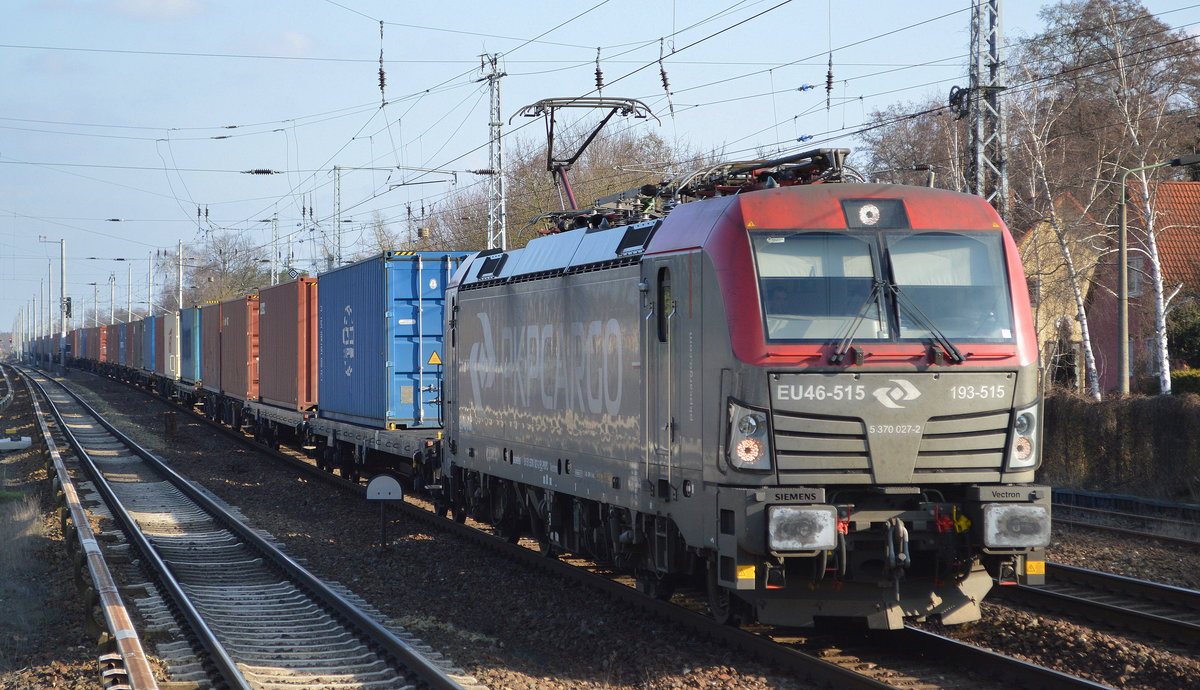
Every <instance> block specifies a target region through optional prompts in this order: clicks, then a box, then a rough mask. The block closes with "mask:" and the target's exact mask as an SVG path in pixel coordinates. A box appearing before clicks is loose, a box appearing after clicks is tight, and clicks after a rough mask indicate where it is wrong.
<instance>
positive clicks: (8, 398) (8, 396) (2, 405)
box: [0, 366, 13, 412]
mask: <svg viewBox="0 0 1200 690" xmlns="http://www.w3.org/2000/svg"><path fill="white" fill-rule="evenodd" d="M8 369H9V367H6V366H0V373H3V374H4V389H5V391H4V397H3V398H0V412H3V411H5V410H6V409H8V406H9V404H11V403H12V400H13V383H12V381H10V380H9V378H8Z"/></svg>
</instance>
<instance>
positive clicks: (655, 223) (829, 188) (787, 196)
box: [450, 183, 1004, 287]
mask: <svg viewBox="0 0 1200 690" xmlns="http://www.w3.org/2000/svg"><path fill="white" fill-rule="evenodd" d="M845 199H902V200H903V201H904V205H905V208H906V210H907V215H908V222H909V227H910V228H911V229H913V230H923V229H929V230H933V229H955V230H1000V229H1001V228H1003V227H1004V226H1003V223H1002V222H1001V220H1000V217H999V216H998V215H997V214H996V212H995V210H994V209H993V208H992V207H991V206H990V205H989V204H987V203H986V202H985V201H983V199H981V198H979V197H977V196H974V195H970V194H962V193H959V192H951V191H947V190H943V189H933V188H928V187H908V186H904V185H889V184H851V183H831V184H813V185H797V186H790V187H778V188H775V189H764V190H759V191H754V192H747V193H744V194H735V195H731V196H726V197H718V198H713V199H706V200H703V201H694V202H691V203H687V204H682V205H680V206H678V207H676V208H675V209H674V210H673V211H671V213H670V215H668V216H667V217H666V218H659V219H654V220H647V221H643V222H640V223H635V224H632V225H618V226H613V227H607V226H605V227H591V228H581V229H578V230H571V231H568V232H562V233H558V234H554V235H547V236H544V237H539V238H537V239H534V240H532V241H530V242H529V244H528V245H527V246H526V247H525V248H523V249H515V250H512V251H508V252H502V251H500V250H498V249H494V250H488V251H483V252H479V253H478V254H476V255H474V256H472V257H470V258H469V259H467V260H466V261H464V262H463V265H462V267H461V268H460V269H459V271H457V272H456V275H455V276H454V278H453V279H452V280H451V283H450V286H451V287H456V286H460V285H461V286H471V287H481V286H483V285H485V284H486V285H492V284H496V283H502V282H508V281H513V280H532V279H536V278H543V277H549V276H551V275H555V274H561V273H573V272H582V271H587V270H595V269H598V268H607V267H611V266H616V265H624V264H632V263H638V262H639V261H640V260H641V257H642V256H644V255H646V254H660V253H666V252H674V251H682V250H688V249H700V248H705V247H709V245H710V242H712V241H717V238H715V237H713V236H712V235H713V230H714V228H717V227H718V225H723V226H725V227H728V225H726V224H720V223H719V221H720V220H721V219H729V220H733V221H734V223H733V225H735V226H737V227H744V228H749V229H752V230H753V229H800V228H820V229H828V230H846V229H847V222H846V215H845V213H844V212H843V207H842V204H841V202H842V201H843V200H845ZM717 244H720V242H719V241H718V242H717ZM714 248H715V247H714Z"/></svg>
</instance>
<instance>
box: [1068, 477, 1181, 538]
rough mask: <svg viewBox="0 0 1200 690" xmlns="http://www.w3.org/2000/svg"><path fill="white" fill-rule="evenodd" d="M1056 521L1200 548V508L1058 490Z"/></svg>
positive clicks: (1069, 525)
mask: <svg viewBox="0 0 1200 690" xmlns="http://www.w3.org/2000/svg"><path fill="white" fill-rule="evenodd" d="M1054 522H1055V524H1057V525H1060V526H1065V527H1072V528H1086V529H1094V530H1100V531H1104V532H1110V533H1113V534H1120V535H1123V536H1128V537H1136V538H1144V539H1153V540H1155V541H1159V542H1163V543H1168V544H1178V545H1181V546H1192V547H1196V546H1200V506H1195V505H1188V504H1179V503H1167V502H1163V501H1152V500H1148V499H1142V498H1138V497H1135V496H1119V495H1105V494H1096V493H1091V492H1081V491H1069V490H1066V489H1055V490H1054Z"/></svg>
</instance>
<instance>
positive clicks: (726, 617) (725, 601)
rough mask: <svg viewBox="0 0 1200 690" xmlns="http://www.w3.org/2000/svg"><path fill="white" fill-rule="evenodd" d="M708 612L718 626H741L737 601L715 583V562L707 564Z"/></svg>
mask: <svg viewBox="0 0 1200 690" xmlns="http://www.w3.org/2000/svg"><path fill="white" fill-rule="evenodd" d="M707 584H708V587H707V589H708V612H709V615H711V616H712V618H713V620H715V621H716V622H717V623H718V624H720V625H732V626H738V625H740V624H741V616H740V615H739V611H738V609H739V606H738V603H739V600H738V599H737V597H735V596H733V594H731V593H730V591H729V590H728V589H726V588H724V587H722V586H721V585H720V584H719V583H718V582H717V561H716V559H712V560H710V561H709V562H708V577H707Z"/></svg>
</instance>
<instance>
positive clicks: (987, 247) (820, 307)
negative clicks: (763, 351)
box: [751, 231, 1013, 342]
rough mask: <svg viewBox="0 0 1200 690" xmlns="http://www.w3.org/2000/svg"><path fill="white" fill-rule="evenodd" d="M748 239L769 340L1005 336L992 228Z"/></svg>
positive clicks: (1002, 286) (999, 248)
mask: <svg viewBox="0 0 1200 690" xmlns="http://www.w3.org/2000/svg"><path fill="white" fill-rule="evenodd" d="M751 240H752V244H753V247H754V253H755V259H756V262H757V265H758V281H759V294H760V295H761V298H762V306H763V314H764V318H765V322H766V323H765V326H766V334H767V340H769V341H813V340H818V341H828V340H832V339H841V338H846V337H850V338H852V339H853V340H854V341H856V342H860V341H872V340H874V341H881V340H893V339H896V340H918V339H925V338H932V337H939V336H941V337H945V338H948V339H950V340H952V341H968V342H971V341H973V342H981V341H1004V340H1011V339H1012V328H1013V327H1012V310H1011V308H1010V300H1009V296H1008V280H1007V276H1006V274H1005V272H1004V271H1005V269H1004V261H1003V258H1004V248H1003V245H1002V244H1001V236H1000V234H999V233H966V232H961V233H960V232H945V231H938V232H916V233H914V232H911V231H905V232H864V233H854V232H849V233H848V232H845V231H839V232H821V231H817V232H792V233H788V232H780V231H767V232H755V233H752V234H751ZM851 328H853V331H854V332H853V333H849V330H850V329H851Z"/></svg>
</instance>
